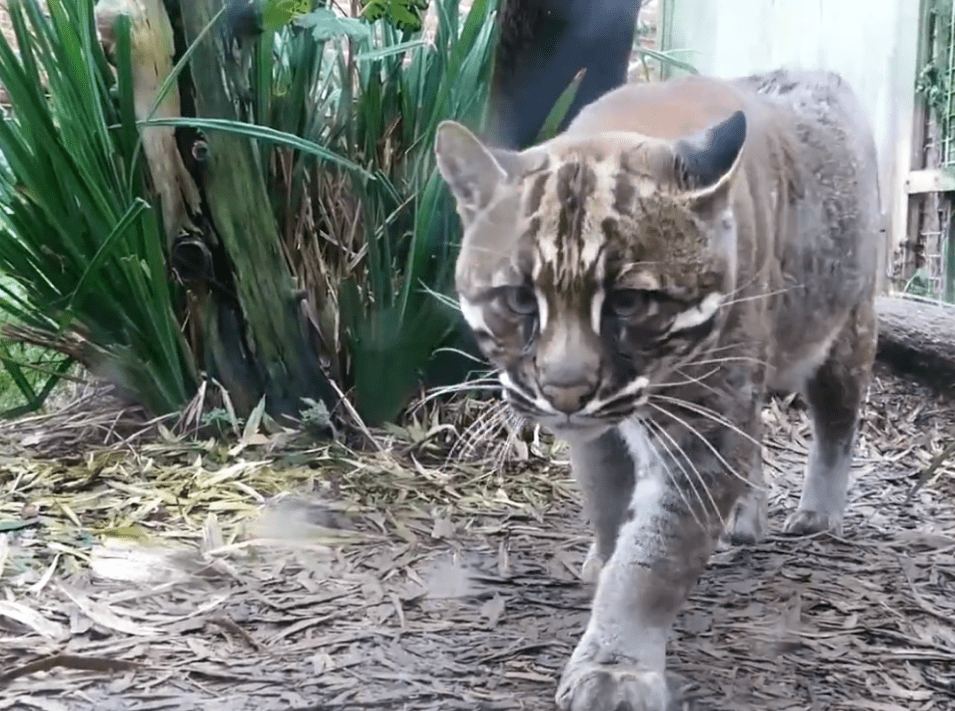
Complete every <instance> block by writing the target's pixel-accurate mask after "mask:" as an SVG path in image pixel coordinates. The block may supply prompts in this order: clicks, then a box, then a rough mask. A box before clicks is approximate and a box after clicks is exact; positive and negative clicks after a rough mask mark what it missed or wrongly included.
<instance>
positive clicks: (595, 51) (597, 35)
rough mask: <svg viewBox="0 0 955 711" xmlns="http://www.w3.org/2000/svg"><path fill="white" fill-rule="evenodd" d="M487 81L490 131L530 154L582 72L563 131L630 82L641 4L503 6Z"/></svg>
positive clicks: (616, 0) (587, 1) (625, 0)
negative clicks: (587, 109)
mask: <svg viewBox="0 0 955 711" xmlns="http://www.w3.org/2000/svg"><path fill="white" fill-rule="evenodd" d="M501 3H502V7H501V10H500V19H499V21H498V24H499V26H500V30H501V33H500V41H499V43H498V46H497V53H496V56H495V60H494V75H493V77H492V80H491V102H490V103H491V107H490V108H491V133H492V137H493V139H494V140H496V141H499V142H501V143H502V144H503V145H505V146H508V147H512V148H520V149H523V148H527V147H528V146H530V145H531V144H533V142H534V140H535V139H536V138H537V135H538V133H540V130H541V127H542V126H543V124H544V121H545V119H546V118H547V115H548V114H549V113H550V111H551V109H552V108H553V107H554V104H555V103H556V102H557V99H558V98H559V97H560V95H561V93H563V91H564V90H565V89H566V88H567V87H568V85H569V84H570V82H571V81H572V80H573V78H574V76H575V75H576V74H577V72H578V71H580V69H581V68H584V69H586V70H587V71H586V73H585V74H584V78H583V81H582V82H581V84H580V87H579V88H578V90H577V95H576V97H575V99H574V102H573V104H571V107H570V110H569V111H568V112H567V116H566V117H565V118H564V122H563V123H562V124H561V129H563V128H566V126H567V124H568V123H570V121H571V120H573V118H574V117H575V116H576V115H577V114H578V113H579V112H580V110H581V109H582V108H583V107H584V106H586V105H587V104H589V103H591V102H593V101H595V100H596V99H598V98H599V97H600V96H602V95H603V94H605V93H607V92H608V91H610V90H611V89H615V88H617V87H618V86H621V85H622V84H623V83H624V82H625V81H626V80H627V68H628V66H629V64H630V55H631V53H632V52H633V38H634V33H635V31H636V27H637V15H638V13H639V11H640V0H501Z"/></svg>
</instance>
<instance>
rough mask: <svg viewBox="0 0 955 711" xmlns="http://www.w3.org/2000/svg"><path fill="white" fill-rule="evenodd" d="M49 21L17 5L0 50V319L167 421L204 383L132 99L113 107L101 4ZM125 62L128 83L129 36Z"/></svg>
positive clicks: (59, 6) (122, 48) (51, 11)
mask: <svg viewBox="0 0 955 711" xmlns="http://www.w3.org/2000/svg"><path fill="white" fill-rule="evenodd" d="M47 9H48V15H44V13H43V12H42V11H41V10H40V7H39V5H38V3H37V2H35V0H20V1H19V2H13V3H11V4H10V7H9V10H10V18H11V21H12V25H13V29H14V32H15V34H16V39H17V43H18V45H19V51H18V52H14V50H13V49H12V48H11V47H10V45H9V43H8V42H7V41H6V39H5V38H0V84H2V85H3V86H4V87H5V88H6V90H7V94H8V96H9V97H10V101H11V104H12V106H13V109H12V112H11V113H10V114H9V115H7V116H5V117H4V119H3V120H2V121H0V152H2V154H3V156H4V158H5V162H6V165H5V166H4V168H3V170H0V190H2V192H3V195H4V200H3V204H4V209H3V211H2V212H0V271H2V272H3V273H5V274H7V275H8V276H9V278H10V279H12V280H13V282H14V285H13V286H10V285H5V284H3V283H0V308H2V309H3V310H4V311H5V312H6V313H7V314H8V316H9V317H10V318H12V319H13V320H14V321H15V322H16V323H17V324H22V325H23V326H24V327H26V328H28V329H29V330H30V332H31V333H32V334H33V337H34V340H36V341H43V340H44V339H45V340H46V341H47V342H49V343H50V344H52V345H55V346H57V347H58V349H59V350H61V352H66V353H69V354H70V355H71V356H72V357H74V358H76V359H79V360H81V361H82V362H83V363H84V364H85V365H87V367H89V368H91V369H92V370H94V372H98V373H100V374H103V375H107V376H108V377H109V378H110V379H111V380H113V381H114V382H116V383H117V384H119V385H120V386H121V387H122V388H123V389H124V390H126V391H127V392H128V393H130V394H132V395H133V396H134V397H135V398H136V399H137V400H138V401H139V402H141V403H143V404H144V405H146V406H147V407H148V408H150V409H151V410H152V411H154V412H158V413H165V412H170V411H173V410H176V409H177V408H179V407H180V406H181V405H183V404H184V403H185V402H186V401H188V399H189V398H190V397H191V395H192V394H193V392H194V391H195V387H196V382H197V378H198V374H197V371H196V367H195V364H194V362H193V359H192V356H191V354H190V352H189V350H188V348H186V346H185V343H184V340H183V338H182V335H181V333H180V330H179V324H178V322H177V318H176V313H175V308H174V295H173V289H172V287H171V286H170V283H169V278H168V272H167V269H166V263H165V258H164V255H163V237H162V233H161V230H160V224H159V218H158V216H157V213H156V211H155V210H152V209H150V207H151V206H150V204H149V202H147V196H148V193H147V192H146V190H145V188H144V185H143V181H142V175H141V172H142V169H141V165H140V164H138V163H136V162H135V160H134V158H133V157H134V155H135V154H136V150H135V146H136V143H137V141H138V135H137V131H136V125H135V118H134V113H133V99H132V96H131V95H129V93H128V92H123V91H122V90H120V92H119V96H118V101H117V100H114V98H113V97H112V96H111V87H112V86H113V85H114V79H113V74H112V72H111V71H110V68H109V67H108V65H107V64H106V61H105V58H104V56H103V53H102V51H101V49H100V47H99V44H98V42H97V40H96V36H95V32H94V29H93V22H92V14H91V3H88V2H67V1H65V0H49V2H48V5H47ZM118 56H119V66H118V72H119V73H120V74H121V75H123V74H125V75H126V76H129V75H130V73H131V69H130V65H129V42H128V34H126V33H120V38H119V48H118ZM127 86H128V84H127ZM64 339H69V342H68V343H64ZM4 363H5V365H8V364H9V360H5V361H4ZM7 369H8V372H11V371H10V368H9V367H8V368H7ZM11 375H12V372H11ZM19 384H20V386H21V389H22V383H19ZM43 390H44V391H48V388H46V387H44V388H43ZM35 394H36V395H38V396H39V393H35Z"/></svg>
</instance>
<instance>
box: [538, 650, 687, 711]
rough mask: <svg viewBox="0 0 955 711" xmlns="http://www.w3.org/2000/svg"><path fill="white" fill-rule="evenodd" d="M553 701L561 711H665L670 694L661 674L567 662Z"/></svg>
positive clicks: (633, 668) (632, 668)
mask: <svg viewBox="0 0 955 711" xmlns="http://www.w3.org/2000/svg"><path fill="white" fill-rule="evenodd" d="M556 701H557V706H558V708H560V709H561V711H667V709H668V708H669V704H670V692H669V689H668V688H667V681H666V676H665V674H664V673H663V672H662V671H647V670H645V669H638V668H636V667H631V666H626V665H622V664H598V663H595V662H574V661H571V662H570V664H568V666H567V669H566V670H565V671H564V675H563V677H562V678H561V680H560V686H559V687H558V688H557V697H556Z"/></svg>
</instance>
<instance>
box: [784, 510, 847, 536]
mask: <svg viewBox="0 0 955 711" xmlns="http://www.w3.org/2000/svg"><path fill="white" fill-rule="evenodd" d="M823 531H829V532H830V533H834V534H836V535H837V536H838V535H842V516H839V515H838V514H831V513H824V512H821V511H808V510H806V509H797V510H796V511H795V512H794V513H792V514H791V515H790V516H789V518H787V519H786V523H785V525H784V526H783V532H784V533H787V534H789V535H790V536H808V535H811V534H813V533H821V532H823Z"/></svg>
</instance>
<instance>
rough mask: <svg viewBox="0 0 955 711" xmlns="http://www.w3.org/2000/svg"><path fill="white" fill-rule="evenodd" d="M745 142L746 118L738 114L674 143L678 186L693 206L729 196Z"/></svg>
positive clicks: (742, 114)
mask: <svg viewBox="0 0 955 711" xmlns="http://www.w3.org/2000/svg"><path fill="white" fill-rule="evenodd" d="M745 142H746V115H745V114H744V113H743V112H742V111H737V112H736V113H734V114H733V115H732V116H730V117H729V118H728V119H726V120H725V121H721V122H720V123H717V124H714V125H713V126H710V127H709V128H707V129H705V130H703V131H701V132H700V133H698V134H696V135H695V136H690V137H689V138H683V139H680V140H679V141H677V142H676V145H675V147H674V159H675V164H676V166H675V167H676V177H677V184H678V185H679V186H680V187H681V188H682V189H683V190H686V191H687V192H688V193H689V194H690V199H691V201H693V202H696V203H709V202H711V201H712V200H713V199H714V198H719V197H721V196H725V195H727V194H728V193H729V187H730V185H731V184H732V181H733V176H734V175H735V174H736V171H737V170H738V169H739V165H740V162H741V161H742V156H743V144H744V143H745Z"/></svg>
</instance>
